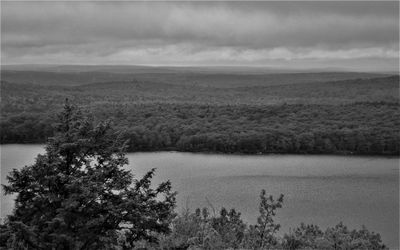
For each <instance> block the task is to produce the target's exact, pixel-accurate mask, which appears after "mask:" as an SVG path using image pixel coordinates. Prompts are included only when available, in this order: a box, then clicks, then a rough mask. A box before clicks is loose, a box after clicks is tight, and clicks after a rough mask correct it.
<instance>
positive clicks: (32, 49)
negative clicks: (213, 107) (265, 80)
mask: <svg viewBox="0 0 400 250" xmlns="http://www.w3.org/2000/svg"><path fill="white" fill-rule="evenodd" d="M1 63H2V64H3V65H5V64H98V65H106V64H107V65H122V64H123V65H154V66H163V65H165V66H215V65H219V66H266V67H278V68H299V69H307V68H346V69H349V70H358V71H397V70H398V67H399V2H398V1H393V2H388V1H386V2H383V1H377V2H371V1H369V2H364V1H356V2H351V1H346V2H338V1H330V2H328V1H324V2H300V1H281V2H271V1H269V2H207V1H202V2H129V1H123V2H122V1H121V2H118V1H114V2H98V1H97V2H96V1H69V2H60V1H55V2H49V1H30V2H23V1H11V2H7V1H2V2H1Z"/></svg>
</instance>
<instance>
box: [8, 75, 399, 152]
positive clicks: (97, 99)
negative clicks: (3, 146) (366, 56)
mask: <svg viewBox="0 0 400 250" xmlns="http://www.w3.org/2000/svg"><path fill="white" fill-rule="evenodd" d="M52 74H56V73H54V72H53V73H52ZM284 75H285V74H283V76H284ZM286 75H287V78H286V79H287V81H284V80H282V79H284V77H283V76H279V77H278V79H281V81H282V83H281V84H276V83H274V84H272V82H274V81H273V79H277V76H276V75H273V76H272V77H271V79H272V80H271V79H270V80H269V81H266V83H265V84H262V81H261V80H260V79H267V78H268V77H267V76H265V75H262V76H260V75H256V76H249V75H245V76H246V77H247V78H248V81H246V79H247V78H246V77H245V76H240V77H239V79H241V77H242V78H243V79H242V81H243V83H242V84H241V85H238V84H239V83H238V81H236V82H235V83H233V84H232V86H230V87H229V85H228V84H227V83H226V82H225V81H229V79H231V78H229V77H228V78H225V81H224V80H223V79H224V77H223V76H224V75H211V76H210V75H208V74H207V75H205V76H204V75H202V74H199V77H198V79H199V80H198V83H199V84H196V81H194V82H188V84H186V85H185V84H183V83H182V82H179V83H175V82H174V81H173V80H174V79H175V80H176V75H173V77H172V78H171V79H169V78H168V77H166V79H163V81H161V80H158V81H156V80H152V81H150V80H143V79H140V78H138V79H133V80H130V81H128V80H126V81H115V82H101V83H90V84H79V85H69V84H67V85H65V84H64V85H62V84H61V85H60V84H56V85H54V86H48V85H45V84H37V83H14V82H9V81H2V85H1V90H2V92H1V97H2V102H1V108H2V112H1V118H2V119H1V124H0V126H1V143H44V142H45V141H46V139H47V138H48V137H50V136H52V133H53V131H52V126H51V125H52V123H54V117H55V116H54V113H55V112H57V111H58V110H59V109H60V108H61V106H62V104H63V103H64V101H65V99H69V100H71V101H73V102H74V103H76V104H78V105H80V106H81V107H83V108H84V110H86V112H88V113H90V114H92V115H93V116H94V118H95V119H97V120H104V119H110V120H111V121H112V122H113V123H114V125H115V126H116V127H117V128H118V129H119V130H122V131H124V135H125V138H126V139H129V150H130V151H160V150H176V151H189V152H221V153H250V154H266V153H300V154H304V153H307V154H322V153H324V154H326V153H328V154H377V155H398V154H399V151H400V138H399V137H400V112H399V111H400V105H399V97H398V91H399V76H385V77H378V78H357V79H347V78H345V79H344V80H334V81H332V80H331V79H332V78H334V77H332V74H330V75H328V76H329V77H328V78H326V77H325V78H324V76H325V75H324V74H322V75H320V77H319V78H317V77H315V75H317V74H314V75H312V77H313V78H311V76H310V75H306V76H302V77H300V78H299V79H300V80H299V82H298V83H295V82H294V80H293V79H294V78H295V76H293V75H291V74H286ZM297 75H299V74H296V76H297ZM300 75H301V74H300ZM345 76H347V77H349V76H348V74H346V75H345ZM355 76H359V75H355ZM342 78H343V76H341V77H340V76H338V77H336V79H342ZM168 79H169V80H170V82H169V83H166V82H167V81H168ZM204 79H211V80H212V81H217V80H218V81H219V82H218V83H216V84H215V86H207V85H205V83H204V82H206V80H204ZM301 79H308V80H310V79H314V81H311V80H310V82H307V83H302V82H301ZM6 80H10V79H8V78H6ZM212 81H211V82H212ZM25 82H28V80H26V79H25ZM246 82H251V83H253V84H255V83H257V84H256V85H252V84H250V85H247V84H246Z"/></svg>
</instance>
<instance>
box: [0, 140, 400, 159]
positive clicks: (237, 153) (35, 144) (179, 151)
mask: <svg viewBox="0 0 400 250" xmlns="http://www.w3.org/2000/svg"><path fill="white" fill-rule="evenodd" d="M0 145H1V146H3V145H4V146H7V145H26V146H44V145H45V143H0ZM168 152H169V153H190V154H206V155H207V154H209V155H226V156H285V155H298V156H347V157H348V156H350V157H351V156H355V157H384V158H385V157H387V158H400V152H399V154H357V153H353V152H335V153H329V152H322V153H321V152H315V153H309V152H304V153H300V152H268V153H262V152H254V153H246V152H221V151H201V150H199V151H181V150H177V149H175V148H165V149H159V150H145V151H126V153H168Z"/></svg>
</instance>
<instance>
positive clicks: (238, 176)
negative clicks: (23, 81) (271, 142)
mask: <svg viewBox="0 0 400 250" xmlns="http://www.w3.org/2000/svg"><path fill="white" fill-rule="evenodd" d="M0 148H1V182H2V183H3V184H4V183H5V181H6V178H5V177H6V175H7V173H8V172H9V171H10V170H11V169H12V168H20V167H22V166H24V165H29V164H32V163H33V162H34V159H35V156H36V155H37V154H38V153H42V152H44V149H43V145H1V147H0ZM127 156H128V158H129V163H130V164H129V166H128V167H127V168H129V169H131V170H132V171H133V173H134V174H135V176H136V177H137V178H139V177H142V176H143V175H144V174H145V173H146V172H147V171H148V170H150V169H151V168H157V171H156V176H155V178H154V180H153V183H159V182H161V181H163V180H167V179H169V180H171V182H172V185H173V188H174V190H175V191H178V197H177V202H178V204H177V205H178V208H177V209H178V212H179V211H181V210H182V209H183V208H185V207H189V208H190V209H194V208H196V207H210V204H212V206H213V207H215V208H216V209H218V208H220V207H222V206H224V207H226V208H232V207H233V208H236V209H237V210H239V211H240V212H241V213H242V216H243V218H244V219H245V220H246V221H247V222H250V223H254V222H255V221H256V218H257V216H258V202H259V193H260V191H261V189H266V191H267V193H268V194H272V195H274V196H275V197H277V196H278V195H279V194H281V193H282V194H284V195H285V198H284V206H283V208H282V209H281V210H279V211H278V215H277V218H276V220H277V222H279V223H280V224H281V225H282V228H281V232H288V231H289V229H290V228H293V227H296V226H298V225H299V224H300V222H305V223H314V224H318V225H319V226H320V227H321V228H322V229H325V228H326V227H327V226H334V225H335V224H337V223H338V222H340V221H343V222H344V223H345V224H346V225H347V226H348V227H349V228H351V229H353V228H360V227H361V225H365V226H366V227H367V228H368V229H369V230H371V231H375V232H379V233H380V234H381V236H382V239H383V241H384V243H385V244H387V245H388V246H389V247H390V248H399V158H395V157H356V156H315V155H264V156H261V155H257V156H247V155H246V156H243V155H217V154H192V153H179V152H156V153H129V154H128V155H127ZM12 206H13V198H12V197H11V196H6V197H5V196H4V195H3V194H1V216H2V217H4V216H5V215H7V214H9V213H10V212H11V211H12Z"/></svg>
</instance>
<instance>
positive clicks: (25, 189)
mask: <svg viewBox="0 0 400 250" xmlns="http://www.w3.org/2000/svg"><path fill="white" fill-rule="evenodd" d="M54 129H55V134H54V136H53V137H52V138H50V139H49V140H48V143H47V145H46V152H45V154H43V155H38V157H37V159H36V162H35V164H33V165H31V166H25V167H24V168H22V169H20V170H16V169H14V170H13V171H12V172H11V173H10V174H9V175H8V176H7V179H8V183H9V184H8V185H3V188H4V190H5V193H6V194H12V193H16V194H17V197H16V200H15V201H16V202H15V209H14V211H13V214H12V215H10V216H8V218H7V220H6V223H5V224H4V225H2V227H1V241H0V244H1V246H2V247H7V248H12V249H26V248H28V249H112V248H114V247H115V246H117V245H118V244H119V243H118V240H119V239H121V237H122V238H124V244H125V245H127V247H129V246H132V245H133V242H135V241H137V240H141V239H145V240H147V241H154V240H156V237H155V236H154V234H155V233H167V232H168V231H169V224H170V222H171V220H172V219H173V217H174V213H173V210H174V207H175V193H174V192H172V191H171V184H170V182H169V181H167V182H164V183H161V184H160V185H159V186H157V187H153V186H154V185H151V179H152V176H153V175H154V172H155V170H154V169H153V170H151V171H150V172H148V173H147V174H146V175H145V176H144V177H143V178H142V179H139V180H137V179H134V177H133V175H132V173H131V172H130V171H128V170H125V169H124V165H126V164H127V163H128V160H127V158H126V157H125V153H124V152H125V149H126V145H127V142H124V141H122V140H121V136H120V135H119V134H118V133H117V132H115V131H114V130H113V129H112V127H111V124H110V122H100V123H99V124H97V125H95V124H94V122H93V119H91V118H89V117H87V116H85V115H83V113H82V112H81V111H80V110H79V109H78V108H76V107H75V106H73V105H70V104H68V102H67V103H66V104H65V106H64V109H63V111H62V112H61V113H60V114H59V115H58V121H57V123H56V124H55V125H54Z"/></svg>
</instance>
